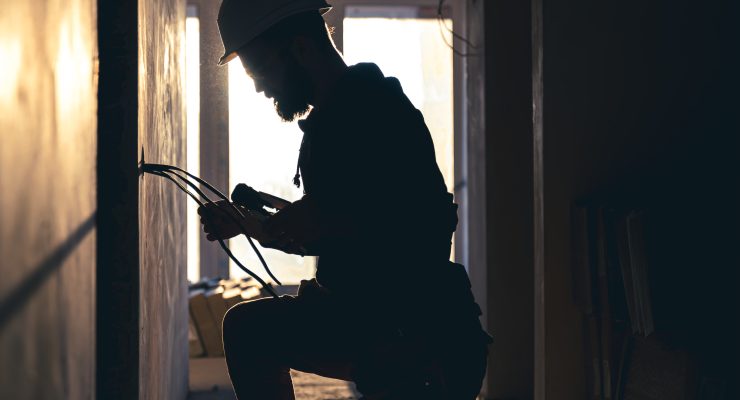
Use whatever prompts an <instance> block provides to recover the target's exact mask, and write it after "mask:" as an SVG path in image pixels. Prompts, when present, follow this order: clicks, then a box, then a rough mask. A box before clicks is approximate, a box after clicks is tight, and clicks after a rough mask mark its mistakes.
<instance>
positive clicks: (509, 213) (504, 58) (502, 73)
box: [469, 0, 534, 399]
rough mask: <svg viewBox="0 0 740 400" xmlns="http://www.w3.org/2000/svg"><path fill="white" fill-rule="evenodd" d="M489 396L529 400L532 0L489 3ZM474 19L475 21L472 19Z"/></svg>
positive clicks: (486, 39) (486, 32)
mask: <svg viewBox="0 0 740 400" xmlns="http://www.w3.org/2000/svg"><path fill="white" fill-rule="evenodd" d="M481 6H482V8H483V17H484V21H485V22H484V27H483V30H484V36H483V40H482V42H483V43H484V64H485V69H484V71H485V72H484V74H485V79H484V82H485V85H484V90H485V182H486V205H485V206H486V238H487V239H486V248H487V269H488V273H487V292H488V296H487V311H488V318H487V320H488V329H489V331H490V332H491V333H492V335H493V337H494V342H493V344H492V345H491V348H490V351H491V352H490V358H489V366H488V374H489V378H488V387H487V398H495V399H529V398H532V396H533V392H532V382H533V379H534V378H533V361H534V351H533V343H534V337H533V335H534V325H533V321H534V320H533V317H532V315H533V301H534V288H533V279H534V278H533V258H532V229H533V220H532V218H533V216H532V215H533V214H532V212H533V203H532V97H531V94H532V90H531V82H532V79H531V65H532V61H531V60H532V59H531V46H530V41H531V39H530V36H531V30H530V4H529V2H523V1H516V0H496V1H486V2H483V4H481ZM469 22H472V21H469Z"/></svg>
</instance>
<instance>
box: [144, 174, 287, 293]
mask: <svg viewBox="0 0 740 400" xmlns="http://www.w3.org/2000/svg"><path fill="white" fill-rule="evenodd" d="M148 165H149V164H145V165H144V166H143V170H144V172H146V173H150V174H152V175H157V176H160V177H163V178H166V179H168V180H170V181H172V183H174V184H175V185H176V186H177V187H178V188H179V189H180V190H182V191H183V192H185V194H187V195H188V196H189V197H190V198H192V199H193V200H194V201H195V202H196V203H198V205H199V206H201V207H205V203H204V202H203V201H201V200H200V199H198V197H196V196H195V195H194V194H193V193H192V192H190V191H189V190H188V189H187V187H185V186H184V185H183V184H181V183H180V182H178V181H176V180H175V178H173V177H172V176H170V175H169V174H172V175H174V176H176V177H177V178H179V179H181V180H183V181H184V182H185V183H186V184H187V185H188V186H190V187H192V188H193V190H195V191H196V193H198V195H200V196H201V197H202V198H203V199H204V200H205V201H206V203H208V204H213V205H215V204H216V203H214V202H213V201H212V200H211V199H210V198H209V197H208V196H206V195H205V193H203V192H202V191H201V190H200V189H199V188H198V187H197V186H196V185H194V184H193V183H192V182H190V181H189V180H188V179H187V178H185V177H183V176H181V175H179V174H177V173H175V172H172V171H171V169H174V168H167V169H169V171H159V170H157V169H155V168H146V166H148ZM188 175H190V174H188ZM227 201H228V200H227ZM217 208H218V209H219V210H221V211H223V212H224V214H226V215H227V216H229V217H230V218H231V219H232V220H233V221H234V222H236V223H237V224H238V225H239V226H240V228H241V229H242V230H243V231H245V229H244V227H243V226H242V225H241V223H239V221H238V220H236V218H234V216H233V215H231V214H230V213H228V212H226V210H222V209H221V208H220V207H217ZM237 211H238V212H239V214H240V215H242V216H243V214H241V212H240V210H238V209H237ZM218 243H219V245H220V246H221V248H222V249H223V251H224V252H225V253H226V255H228V256H229V258H230V259H231V260H232V261H234V262H235V263H236V265H237V266H238V267H239V268H240V269H242V270H243V271H244V272H246V273H247V274H248V275H249V276H251V277H252V278H254V279H255V280H257V282H259V283H260V284H261V285H262V286H263V287H264V288H265V290H267V291H268V292H269V293H270V295H272V296H273V297H275V298H279V296H278V295H277V293H276V292H275V290H274V289H273V288H272V286H271V285H269V284H268V283H266V282H265V281H264V280H263V279H262V278H260V277H259V276H258V275H257V274H255V273H254V272H252V271H250V270H249V268H247V267H245V266H244V264H242V263H241V262H240V261H239V260H238V259H237V258H236V257H235V256H234V254H233V253H232V252H231V249H229V247H228V246H226V244H225V243H224V241H223V240H222V239H218ZM255 251H257V252H259V250H256V249H255ZM258 254H259V253H258ZM259 256H260V258H261V255H259ZM268 273H269V274H270V276H272V274H271V273H270V271H269V269H268ZM273 279H274V278H273ZM276 281H277V280H276ZM278 284H279V283H278Z"/></svg>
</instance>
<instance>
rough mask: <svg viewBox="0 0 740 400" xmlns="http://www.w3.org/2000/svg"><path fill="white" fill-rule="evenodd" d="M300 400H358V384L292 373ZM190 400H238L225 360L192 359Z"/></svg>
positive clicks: (297, 398) (297, 396) (296, 372)
mask: <svg viewBox="0 0 740 400" xmlns="http://www.w3.org/2000/svg"><path fill="white" fill-rule="evenodd" d="M291 376H292V378H293V386H294V388H295V389H294V390H295V396H296V400H356V399H358V398H359V394H358V393H357V392H356V391H355V390H354V384H352V383H350V382H345V381H339V380H335V379H329V378H324V377H321V376H317V375H313V374H306V373H303V372H299V371H291ZM188 400H236V397H235V396H234V392H233V390H232V388H231V382H230V381H229V376H228V374H227V372H226V362H225V361H224V359H223V358H193V359H190V394H189V395H188Z"/></svg>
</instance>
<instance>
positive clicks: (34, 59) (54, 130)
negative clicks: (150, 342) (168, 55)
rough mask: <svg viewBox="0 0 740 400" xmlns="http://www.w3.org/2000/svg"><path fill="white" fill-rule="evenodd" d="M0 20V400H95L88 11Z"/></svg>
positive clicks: (18, 9) (52, 3) (30, 10)
mask: <svg viewBox="0 0 740 400" xmlns="http://www.w3.org/2000/svg"><path fill="white" fill-rule="evenodd" d="M0 10H2V12H1V13H0V59H1V60H2V62H0V82H1V83H0V141H1V142H2V145H0V188H2V190H1V191H0V276H1V278H0V349H2V350H1V351H0V371H2V372H1V373H0V398H3V399H92V398H94V392H95V379H94V378H95V307H94V304H95V303H94V299H95V225H96V224H95V209H96V200H95V193H96V189H95V187H96V178H95V146H96V117H95V112H96V97H95V96H96V76H95V67H94V65H95V60H96V41H95V31H96V29H95V4H94V2H93V1H91V0H47V1H44V0H28V1H13V0H3V1H0Z"/></svg>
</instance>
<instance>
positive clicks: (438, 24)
mask: <svg viewBox="0 0 740 400" xmlns="http://www.w3.org/2000/svg"><path fill="white" fill-rule="evenodd" d="M335 18H336V17H335ZM452 23H453V22H452V20H451V19H449V18H445V19H443V20H442V21H440V20H438V19H437V13H436V9H434V8H432V7H421V6H380V5H378V6H368V5H346V6H345V7H344V16H343V18H342V21H341V24H342V28H341V32H342V40H341V42H342V49H343V54H344V58H345V61H346V62H347V64H350V65H351V64H356V63H359V62H374V63H375V64H377V65H378V66H379V67H380V69H381V70H382V71H383V73H384V74H385V75H386V76H394V77H396V78H398V79H399V81H400V82H401V86H402V87H403V90H404V92H405V93H406V95H407V96H408V97H409V99H410V100H411V102H412V103H413V104H414V106H415V107H416V108H418V109H419V110H421V112H422V114H423V115H424V119H425V121H426V123H427V126H428V128H429V131H430V132H431V134H432V139H433V141H434V150H435V153H436V157H437V164H438V165H439V168H440V170H441V171H442V175H443V176H444V179H445V183H446V184H447V190H448V191H449V192H451V193H455V179H456V177H455V104H454V98H455V89H454V80H455V79H454V76H455V75H454V70H453V69H454V59H453V52H452V49H450V47H449V46H448V45H447V43H452V34H451V32H450V31H449V30H448V29H447V28H450V29H451V28H452ZM442 24H444V25H442ZM457 200H458V202H459V200H460V199H457ZM454 247H455V246H453V251H452V254H451V256H450V257H451V259H453V260H454V259H455V251H454Z"/></svg>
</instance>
